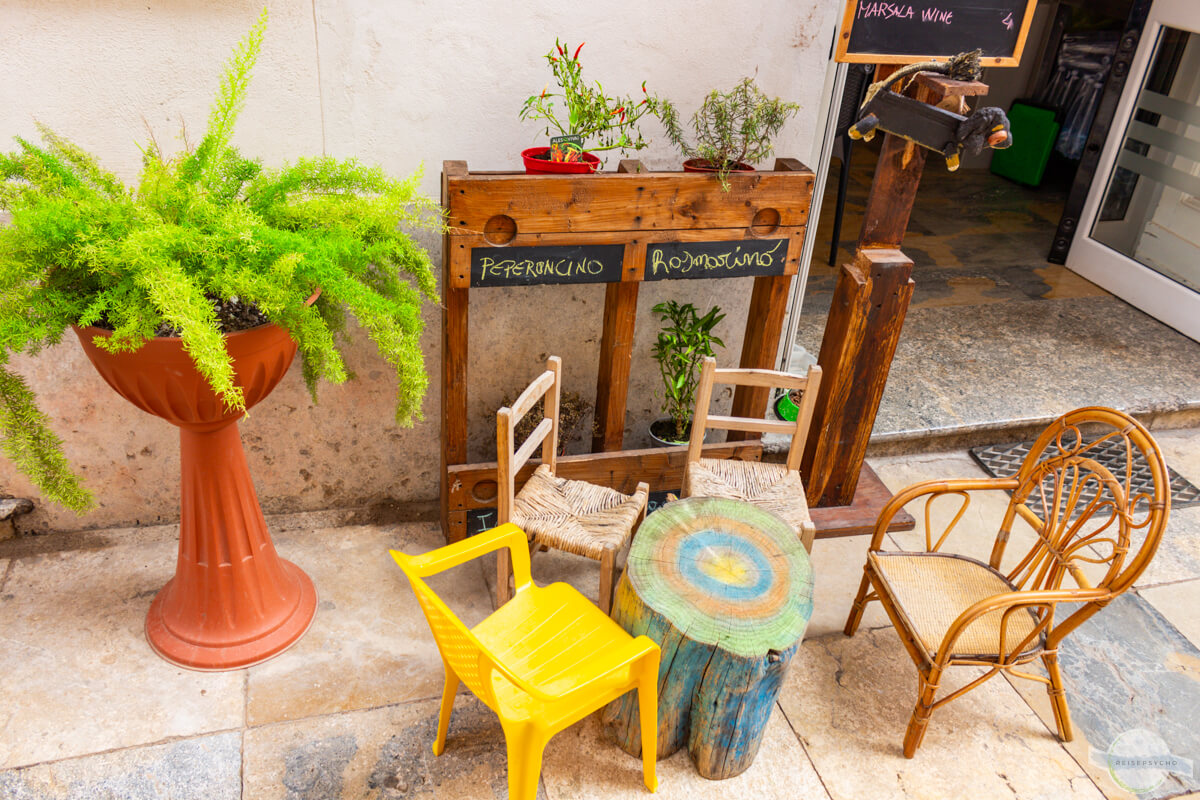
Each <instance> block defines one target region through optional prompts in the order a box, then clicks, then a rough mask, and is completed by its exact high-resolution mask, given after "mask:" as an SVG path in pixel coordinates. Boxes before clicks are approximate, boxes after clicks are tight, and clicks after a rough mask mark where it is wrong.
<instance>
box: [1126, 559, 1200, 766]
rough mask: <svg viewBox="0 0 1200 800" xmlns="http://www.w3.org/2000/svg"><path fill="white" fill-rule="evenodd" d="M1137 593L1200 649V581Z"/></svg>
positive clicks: (1155, 587)
mask: <svg viewBox="0 0 1200 800" xmlns="http://www.w3.org/2000/svg"><path fill="white" fill-rule="evenodd" d="M1137 593H1138V594H1139V595H1140V596H1141V597H1142V599H1143V600H1145V601H1146V602H1147V603H1149V604H1150V605H1152V606H1154V609H1155V610H1156V611H1158V613H1160V614H1162V615H1163V617H1165V618H1166V620H1167V621H1168V622H1170V623H1171V624H1172V625H1174V626H1175V629H1176V630H1177V631H1179V632H1180V633H1181V634H1183V635H1184V636H1185V637H1187V640H1188V641H1189V642H1191V643H1192V644H1193V645H1194V646H1196V647H1200V580H1190V581H1182V582H1180V583H1169V584H1165V585H1163V586H1153V587H1151V588H1149V589H1138V592H1137ZM1198 755H1200V754H1198Z"/></svg>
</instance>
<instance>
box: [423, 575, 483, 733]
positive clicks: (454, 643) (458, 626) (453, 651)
mask: <svg viewBox="0 0 1200 800" xmlns="http://www.w3.org/2000/svg"><path fill="white" fill-rule="evenodd" d="M400 566H401V567H402V568H404V571H405V573H407V574H408V578H409V581H411V583H412V587H413V593H414V594H416V596H417V602H418V603H420V604H421V610H422V611H423V612H425V619H426V620H427V621H428V622H429V629H430V630H431V631H433V640H434V641H435V642H436V643H437V648H438V652H440V653H441V654H442V658H444V659H445V660H446V663H448V664H449V665H450V667H451V669H453V670H454V672H455V674H456V675H458V677H459V679H460V680H462V682H463V683H465V684H466V685H467V688H469V689H470V690H471V691H472V692H473V693H474V694H475V696H476V697H478V698H479V699H480V700H482V701H483V702H484V703H485V704H486V705H487V706H488V707H489V708H492V709H493V710H495V706H496V701H495V697H494V695H493V693H492V680H491V677H492V672H493V670H494V669H495V667H494V665H493V664H492V662H491V659H490V658H488V656H487V653H486V651H485V650H484V649H483V647H482V646H481V645H480V643H479V640H478V639H476V638H475V635H474V634H472V633H471V631H470V630H469V629H468V628H467V626H466V625H464V624H463V623H462V620H460V619H459V618H458V617H457V616H456V615H455V614H454V612H453V611H451V610H450V609H449V607H447V605H446V604H445V603H444V602H442V599H441V598H440V597H438V596H437V595H436V594H434V592H433V590H432V589H430V588H429V584H427V583H425V581H423V580H421V579H420V578H419V577H417V576H415V575H413V574H412V573H411V572H409V571H408V569H407V568H405V565H404V564H401V565H400Z"/></svg>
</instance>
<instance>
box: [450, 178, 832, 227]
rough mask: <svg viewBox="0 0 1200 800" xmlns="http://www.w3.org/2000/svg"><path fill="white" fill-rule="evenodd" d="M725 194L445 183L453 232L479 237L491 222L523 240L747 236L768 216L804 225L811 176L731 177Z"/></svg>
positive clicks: (627, 181)
mask: <svg viewBox="0 0 1200 800" xmlns="http://www.w3.org/2000/svg"><path fill="white" fill-rule="evenodd" d="M729 185H730V189H729V191H728V192H725V191H722V190H721V188H720V183H719V182H718V181H717V179H716V177H715V176H711V175H703V174H698V173H684V172H643V173H620V172H615V173H596V174H593V175H525V174H521V173H504V174H481V173H468V174H466V175H455V176H447V192H448V202H449V206H448V207H449V216H448V218H447V221H448V223H449V225H450V226H451V229H452V230H454V229H460V230H463V231H464V232H478V233H482V232H483V230H484V228H485V226H486V225H487V222H488V220H489V219H491V218H492V217H494V216H497V215H504V216H507V217H511V218H512V219H514V220H516V222H517V230H518V231H519V232H520V233H524V234H530V233H563V232H574V233H581V232H591V233H595V232H604V231H653V230H687V229H695V228H749V227H750V225H751V223H752V221H753V219H754V216H755V214H757V213H758V212H759V211H760V210H762V209H766V208H770V209H775V210H776V211H778V212H779V224H780V225H784V226H794V225H804V224H806V223H807V221H808V207H809V202H808V198H810V197H811V196H812V185H813V174H812V172H811V171H807V170H806V171H801V172H793V171H780V172H775V171H763V172H749V173H733V174H731V175H730V176H729Z"/></svg>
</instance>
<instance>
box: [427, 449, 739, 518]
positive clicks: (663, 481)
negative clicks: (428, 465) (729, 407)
mask: <svg viewBox="0 0 1200 800" xmlns="http://www.w3.org/2000/svg"><path fill="white" fill-rule="evenodd" d="M701 455H702V456H703V457H704V458H736V459H740V460H742V461H758V460H760V459H761V458H762V445H761V444H760V443H759V442H757V441H754V442H746V443H744V444H743V443H733V444H730V443H716V444H706V445H704V448H703V450H702V452H701ZM538 464H539V462H538V461H537V460H531V461H530V462H529V463H528V464H526V465H525V466H524V467H522V468H521V470H520V472H518V473H517V475H516V476H515V484H514V488H515V489H516V491H518V492H519V491H520V490H521V487H522V486H523V485H524V484H525V481H527V480H528V479H529V476H530V475H532V474H533V471H534V470H535V469H537V467H538ZM686 464H687V445H679V446H678V447H654V448H650V449H646V450H623V451H620V452H617V453H588V454H585V455H578V456H562V457H561V458H559V459H558V469H557V470H556V474H557V475H558V476H559V477H562V478H570V479H571V480H579V481H588V482H589V483H596V484H599V485H601V486H611V487H612V488H614V489H616V490H617V491H619V492H625V493H626V494H632V493H633V491H634V490H635V489H636V488H637V485H638V483H639V482H642V481H645V482H646V483H648V484H650V491H652V492H674V491H679V489H680V488H681V487H682V486H683V471H684V467H685V466H686ZM446 482H447V485H448V486H450V488H451V491H450V497H449V510H450V511H451V512H463V511H468V510H471V509H475V508H491V507H492V506H494V505H495V504H496V463H495V462H494V461H493V462H490V463H480V464H451V465H450V466H449V467H447V476H446Z"/></svg>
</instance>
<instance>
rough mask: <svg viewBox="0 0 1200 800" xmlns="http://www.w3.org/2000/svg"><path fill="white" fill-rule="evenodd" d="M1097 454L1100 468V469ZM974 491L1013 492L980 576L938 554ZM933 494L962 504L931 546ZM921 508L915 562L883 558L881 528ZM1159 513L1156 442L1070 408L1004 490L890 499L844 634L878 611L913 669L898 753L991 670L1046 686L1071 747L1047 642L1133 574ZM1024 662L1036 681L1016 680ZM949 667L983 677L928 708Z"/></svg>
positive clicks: (958, 488) (1103, 415)
mask: <svg viewBox="0 0 1200 800" xmlns="http://www.w3.org/2000/svg"><path fill="white" fill-rule="evenodd" d="M1102 452H1103V453H1105V458H1104V461H1107V462H1108V463H1109V464H1111V465H1112V466H1113V468H1112V469H1109V468H1107V467H1105V466H1104V464H1103V463H1101V461H1100V460H1099V454H1100V453H1102ZM1114 456H1115V458H1114ZM976 490H1006V491H1009V492H1011V494H1012V497H1011V500H1010V502H1009V504H1008V507H1007V511H1006V513H1005V515H1004V517H1003V519H1002V520H1001V521H1000V524H999V532H998V534H997V536H996V538H995V542H994V544H993V546H992V551H991V556H990V558H989V560H988V563H986V564H984V563H983V562H982V561H978V560H975V559H973V558H967V557H965V556H961V555H954V554H952V553H947V552H943V551H942V548H943V546H944V545H945V543H946V542H947V539H948V537H949V536H950V534H951V533H952V531H953V530H954V528H955V527H956V526H957V524H958V522H959V521H960V520H961V519H962V518H963V515H964V514H965V513H966V511H967V507H968V505H969V504H970V502H971V496H970V494H969V493H970V492H972V491H976ZM945 496H950V497H956V498H958V500H959V501H960V502H961V505H960V506H957V510H956V511H955V514H954V516H953V518H952V519H951V520H950V522H949V523H948V524H947V525H946V527H945V529H944V530H942V531H941V533H940V534H938V535H936V536H935V533H934V530H933V529H932V528H931V525H930V523H931V521H932V520H931V514H930V511H931V507H932V505H933V502H934V501H935V500H937V499H938V498H941V497H945ZM922 497H924V498H925V551H924V552H897V551H890V552H889V551H885V550H884V549H883V543H884V538H885V534H886V532H887V528H888V523H889V521H890V520H891V518H892V516H894V515H895V514H896V513H897V512H898V511H899V510H900V509H901V508H903V507H904V506H905V505H906V504H908V503H911V502H913V501H915V500H917V499H919V498H922ZM1170 507H1171V495H1170V480H1169V476H1168V473H1167V468H1166V465H1165V464H1164V463H1163V458H1162V455H1161V454H1160V453H1159V450H1158V445H1157V443H1156V442H1155V441H1154V439H1153V437H1152V436H1151V435H1150V433H1149V432H1148V431H1147V430H1146V429H1145V428H1144V427H1143V426H1142V425H1141V424H1140V423H1139V422H1137V421H1136V420H1134V419H1133V418H1132V417H1129V416H1128V415H1126V414H1123V413H1121V412H1119V411H1115V410H1113V409H1108V408H1082V409H1078V410H1076V411H1072V412H1070V413H1068V414H1065V415H1063V416H1062V417H1060V418H1059V419H1057V420H1056V421H1055V422H1054V423H1052V424H1051V425H1050V427H1048V428H1047V429H1046V430H1045V431H1044V432H1043V433H1042V434H1041V436H1039V437H1038V439H1037V441H1036V442H1035V443H1034V445H1033V447H1032V448H1031V450H1030V452H1029V455H1028V456H1027V457H1026V459H1025V460H1024V462H1023V463H1022V465H1021V467H1020V469H1019V470H1018V472H1017V474H1016V475H1015V476H1014V477H1012V478H1003V479H979V480H945V481H926V482H923V483H918V484H915V485H913V486H910V487H908V488H906V489H904V490H902V491H901V492H899V493H898V494H897V495H896V496H895V497H894V498H892V500H891V502H889V503H888V504H887V505H886V506H885V507H884V508H883V510H882V511H881V512H880V515H879V519H878V521H877V523H876V525H875V533H874V537H873V538H872V540H871V545H870V548H869V549H868V551H867V563H866V566H865V567H864V570H865V575H864V576H863V580H862V585H861V586H860V588H859V590H858V597H857V598H856V599H855V601H854V606H853V608H852V609H851V611H850V617H849V619H848V620H847V621H846V630H845V633H846V635H847V636H853V635H854V632H855V630H856V629H857V628H858V624H859V622H860V620H861V619H862V615H863V608H864V606H865V605H866V604H867V603H868V602H870V601H872V600H879V601H880V602H881V603H882V604H883V607H884V609H885V610H886V611H887V614H888V617H890V618H891V621H892V624H893V625H895V627H896V631H897V632H898V633H899V634H900V639H901V641H902V642H903V643H904V646H905V648H906V649H907V650H908V653H909V655H910V656H911V657H912V660H913V662H914V663H915V664H916V665H917V672H918V686H919V691H918V696H917V704H916V708H915V709H914V710H913V713H912V717H911V719H910V720H909V723H908V730H907V732H906V734H905V737H904V755H905V756H906V757H908V758H911V757H912V756H913V754H914V753H915V752H916V750H917V748H918V747H919V746H920V744H921V740H922V739H923V738H924V736H925V730H926V728H927V727H928V725H929V718H930V715H931V714H932V713H933V711H934V710H935V709H937V708H939V707H941V706H942V705H944V704H946V703H948V702H950V701H951V700H953V699H955V698H956V697H959V696H961V695H963V694H965V693H966V692H968V691H970V690H971V689H974V688H975V687H977V686H979V685H980V684H982V683H983V682H984V681H986V680H988V679H990V678H992V677H994V676H995V675H997V674H999V673H1000V672H1001V671H1006V672H1008V673H1009V674H1010V675H1013V676H1016V677H1020V678H1027V679H1030V680H1035V681H1040V682H1042V683H1045V684H1046V685H1047V688H1048V691H1049V693H1050V701H1051V706H1052V707H1053V709H1054V720H1055V723H1056V725H1057V727H1058V734H1059V737H1060V738H1061V739H1062V740H1063V741H1070V740H1071V738H1072V731H1071V716H1070V712H1069V711H1068V709H1067V699H1066V693H1065V692H1064V690H1063V682H1062V675H1061V674H1060V672H1059V667H1058V646H1059V643H1060V642H1061V641H1062V640H1063V638H1064V637H1065V636H1066V635H1067V634H1069V633H1070V632H1071V631H1073V630H1074V629H1075V628H1077V627H1079V625H1080V624H1081V623H1082V622H1084V621H1085V620H1087V619H1088V618H1089V617H1091V616H1092V615H1093V614H1095V613H1096V612H1097V611H1099V610H1100V609H1101V608H1103V607H1104V606H1105V605H1107V604H1108V603H1109V602H1110V601H1112V599H1113V598H1114V597H1116V596H1117V595H1119V594H1121V593H1122V592H1124V591H1125V590H1126V589H1128V588H1129V587H1130V586H1131V585H1133V582H1134V581H1135V580H1137V578H1138V576H1140V575H1141V574H1142V571H1143V570H1144V569H1145V568H1146V566H1147V564H1149V562H1150V559H1151V557H1153V555H1154V551H1155V549H1156V548H1157V547H1158V542H1159V539H1160V538H1161V537H1162V533H1163V529H1164V528H1165V527H1166V524H1167V517H1168V515H1169V513H1170ZM953 509H954V507H953V506H952V510H953ZM1017 517H1020V518H1021V519H1022V520H1024V521H1025V522H1027V523H1028V524H1029V526H1030V527H1032V528H1033V531H1034V538H1035V541H1034V543H1033V546H1032V547H1031V548H1030V550H1029V552H1027V553H1025V554H1024V555H1023V556H1022V557H1021V558H1020V559H1019V560H1018V561H1017V563H1016V565H1015V566H1014V567H1012V568H1010V569H1009V570H1008V571H1007V572H1001V570H1000V565H1001V561H1002V559H1003V558H1004V551H1005V546H1006V544H1007V543H1008V540H1009V535H1010V533H1011V532H1012V530H1013V523H1014V522H1015V521H1016V519H1017ZM1085 567H1087V568H1088V569H1089V571H1092V572H1093V577H1094V574H1095V573H1098V572H1100V571H1101V570H1103V573H1104V574H1103V576H1102V577H1100V578H1099V579H1098V580H1097V581H1096V582H1095V585H1093V583H1092V581H1090V580H1089V579H1088V576H1087V575H1085V573H1084V569H1085ZM1068 576H1069V579H1068ZM1072 584H1074V585H1072ZM1059 603H1069V604H1071V606H1070V607H1069V608H1068V610H1067V611H1066V612H1065V615H1064V616H1063V618H1062V619H1059V618H1058V617H1057V616H1056V611H1057V610H1058V604H1059ZM1076 604H1078V605H1076ZM1037 658H1041V659H1042V661H1043V663H1044V664H1045V667H1046V673H1047V676H1048V677H1044V676H1041V675H1035V674H1031V673H1029V672H1024V671H1021V670H1019V669H1017V668H1018V667H1020V666H1022V665H1025V664H1028V663H1029V662H1031V661H1033V660H1035V659H1037ZM955 665H973V666H982V667H986V668H987V672H985V673H984V674H982V675H980V676H979V677H978V678H976V679H975V680H973V681H971V682H970V683H968V684H966V685H965V686H963V687H962V688H960V689H958V690H956V691H954V692H951V693H949V694H947V695H945V696H944V697H941V698H939V699H936V700H935V697H936V695H937V690H938V685H939V683H940V681H941V677H942V674H943V673H944V671H945V670H946V668H948V667H951V666H955Z"/></svg>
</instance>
